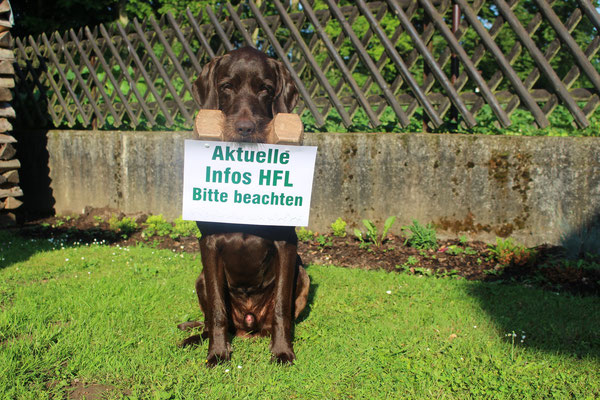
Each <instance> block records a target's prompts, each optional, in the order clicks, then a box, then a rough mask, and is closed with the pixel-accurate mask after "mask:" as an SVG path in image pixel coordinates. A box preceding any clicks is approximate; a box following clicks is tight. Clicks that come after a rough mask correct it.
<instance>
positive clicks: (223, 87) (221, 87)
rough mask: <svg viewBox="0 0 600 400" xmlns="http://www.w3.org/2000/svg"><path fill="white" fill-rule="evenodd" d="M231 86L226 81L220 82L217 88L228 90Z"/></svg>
mask: <svg viewBox="0 0 600 400" xmlns="http://www.w3.org/2000/svg"><path fill="white" fill-rule="evenodd" d="M232 88H233V86H232V85H231V83H229V82H226V83H222V84H221V86H219V90H222V91H223V90H229V89H232Z"/></svg>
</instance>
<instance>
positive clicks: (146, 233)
mask: <svg viewBox="0 0 600 400" xmlns="http://www.w3.org/2000/svg"><path fill="white" fill-rule="evenodd" d="M144 225H145V226H146V227H145V228H144V230H143V231H142V237H143V238H144V239H148V238H149V237H152V236H155V235H156V236H168V235H169V234H171V232H172V231H173V226H172V225H171V224H170V223H169V222H167V220H166V219H165V218H164V217H163V216H162V214H159V215H151V216H149V217H148V218H147V219H146V222H145V223H144Z"/></svg>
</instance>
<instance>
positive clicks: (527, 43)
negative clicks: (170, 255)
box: [15, 0, 600, 129]
mask: <svg viewBox="0 0 600 400" xmlns="http://www.w3.org/2000/svg"><path fill="white" fill-rule="evenodd" d="M293 3H294V4H295V7H294V9H291V8H290V6H284V5H283V4H282V2H281V1H280V0H273V1H271V2H262V5H261V7H258V6H257V5H256V4H255V3H254V2H253V1H248V2H242V3H240V5H239V6H237V7H233V6H232V5H231V4H224V5H223V6H222V7H220V8H219V9H217V10H213V9H211V8H207V9H206V13H205V15H204V16H194V15H192V14H191V13H190V12H189V10H188V12H187V13H186V14H184V15H178V16H172V15H171V14H167V15H165V16H163V17H162V18H161V19H160V20H155V19H154V18H149V19H147V20H144V21H141V22H140V21H137V20H133V21H132V22H131V23H129V24H128V25H127V26H121V25H119V24H112V25H107V26H104V25H100V26H97V27H93V28H87V27H86V28H85V29H80V30H79V31H77V32H76V31H74V30H70V31H68V32H63V33H58V32H56V33H53V34H50V35H46V34H43V35H41V36H39V37H26V38H17V39H16V41H15V44H16V46H15V52H16V58H17V64H16V76H17V86H16V93H17V97H16V108H17V114H18V115H19V126H20V127H29V128H39V127H79V128H82V127H89V128H104V129H110V128H124V127H127V126H130V127H132V128H136V129H147V128H152V127H163V126H166V127H171V128H172V129H175V128H187V129H189V128H191V127H192V120H193V115H194V112H195V110H196V108H197V106H196V105H195V104H194V101H193V99H192V96H191V84H192V82H193V80H194V78H195V77H196V76H197V75H198V74H199V73H200V71H201V68H202V66H203V65H204V64H205V63H206V62H208V61H209V60H210V59H212V58H214V57H216V56H219V55H221V54H224V53H225V52H227V51H229V50H231V49H233V48H236V47H239V46H243V45H252V46H255V47H257V48H259V49H261V50H263V51H266V52H267V53H268V54H269V55H271V56H274V57H277V58H279V59H281V60H283V62H284V63H285V64H286V65H287V67H288V69H290V71H291V72H292V76H293V79H294V80H295V82H296V84H297V86H298V88H299V91H300V95H301V102H300V104H299V105H298V108H297V110H296V111H297V112H299V113H301V114H302V113H309V114H310V115H312V117H313V118H314V124H315V125H316V126H317V127H323V126H326V125H327V123H328V122H330V121H334V122H336V121H337V122H338V123H340V124H343V125H344V126H346V127H352V126H357V125H359V123H358V122H357V121H367V122H368V124H369V125H370V126H371V127H378V126H381V125H383V124H390V123H391V124H396V125H397V124H399V125H400V126H402V127H407V126H409V124H411V121H412V122H413V123H414V121H415V120H416V121H418V123H419V124H421V122H420V121H423V122H422V123H423V124H425V125H426V126H427V127H430V128H436V127H440V126H442V125H443V124H444V123H445V122H448V121H452V120H455V121H458V122H460V123H461V124H463V125H464V126H466V127H473V126H474V125H475V124H476V123H477V116H478V114H479V113H481V112H482V110H483V109H487V110H488V111H489V110H491V112H492V113H493V114H494V116H495V119H496V120H497V121H498V123H499V124H500V125H501V126H508V125H510V123H511V121H510V116H511V114H513V113H514V112H515V111H516V110H517V109H521V110H525V111H527V112H528V113H530V114H531V116H532V117H533V120H534V121H535V123H537V125H538V126H540V127H546V126H548V125H549V121H548V115H549V114H550V113H552V112H553V111H554V110H555V109H556V107H557V106H558V105H559V104H560V105H562V106H564V107H565V108H566V109H567V110H568V111H569V113H570V114H571V115H572V116H573V120H574V122H575V123H576V124H577V125H578V126H580V127H586V126H588V125H589V117H590V115H591V114H592V113H593V112H594V111H595V110H596V108H597V107H598V105H599V103H600V97H599V93H600V75H599V74H598V65H599V61H598V58H597V52H598V49H599V48H600V37H599V35H598V34H597V33H598V32H599V31H600V16H599V14H598V12H597V11H596V9H595V7H594V5H593V4H592V3H591V2H590V0H576V1H575V0H573V1H572V4H573V7H572V9H570V10H567V11H566V12H565V10H564V8H557V6H556V4H554V2H553V1H547V0H535V1H533V3H532V4H533V5H534V6H535V7H534V9H532V10H529V11H530V12H529V13H528V14H526V16H525V17H523V16H522V15H521V17H519V16H517V13H516V11H515V10H518V9H519V7H521V4H520V3H519V0H493V1H485V0H474V1H471V0H469V1H467V0H454V2H452V1H450V0H433V1H432V0H386V1H369V2H366V1H364V0H357V1H355V2H352V3H351V5H344V6H342V5H338V2H336V1H334V0H325V2H324V3H325V4H326V5H327V7H326V8H321V9H314V7H313V5H314V1H312V0H299V3H298V2H293ZM203 21H204V22H203ZM582 27H586V29H585V31H586V32H592V33H591V34H589V35H588V36H586V37H584V38H581V37H578V36H577V35H575V34H574V32H577V30H578V29H580V28H582ZM542 31H543V32H542ZM548 32H551V33H552V35H553V36H552V37H551V39H550V40H547V35H548V34H547V33H548ZM542 33H543V35H542ZM541 36H543V38H544V39H543V40H540V37H541ZM468 37H470V38H475V40H470V41H469V43H475V45H474V46H471V47H468V48H467V47H463V42H465V39H466V38H468ZM501 38H503V39H502V40H500V39H501ZM576 39H577V40H576ZM523 66H527V68H525V69H524V68H523Z"/></svg>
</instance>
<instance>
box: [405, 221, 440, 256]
mask: <svg viewBox="0 0 600 400" xmlns="http://www.w3.org/2000/svg"><path fill="white" fill-rule="evenodd" d="M402 229H403V230H407V231H410V235H409V236H408V238H407V239H406V241H405V242H404V244H405V245H406V244H408V245H409V246H410V247H414V248H416V249H426V250H430V249H435V248H436V247H437V235H436V232H435V228H434V227H433V225H431V224H427V225H426V226H423V225H421V224H420V223H419V221H417V220H416V219H413V224H412V225H410V226H403V227H402Z"/></svg>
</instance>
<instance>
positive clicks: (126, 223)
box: [108, 215, 138, 239]
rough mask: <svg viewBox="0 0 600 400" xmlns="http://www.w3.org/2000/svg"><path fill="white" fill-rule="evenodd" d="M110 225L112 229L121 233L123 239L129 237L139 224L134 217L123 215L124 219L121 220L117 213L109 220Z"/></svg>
mask: <svg viewBox="0 0 600 400" xmlns="http://www.w3.org/2000/svg"><path fill="white" fill-rule="evenodd" d="M108 226H109V227H110V230H112V231H115V232H116V233H119V234H120V235H121V236H122V237H123V239H127V238H128V237H129V236H131V234H132V233H134V232H135V231H136V230H137V228H138V225H137V223H136V222H135V220H134V219H133V218H130V217H123V219H121V220H120V219H119V218H117V216H115V215H113V216H112V217H110V219H109V220H108Z"/></svg>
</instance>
